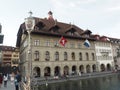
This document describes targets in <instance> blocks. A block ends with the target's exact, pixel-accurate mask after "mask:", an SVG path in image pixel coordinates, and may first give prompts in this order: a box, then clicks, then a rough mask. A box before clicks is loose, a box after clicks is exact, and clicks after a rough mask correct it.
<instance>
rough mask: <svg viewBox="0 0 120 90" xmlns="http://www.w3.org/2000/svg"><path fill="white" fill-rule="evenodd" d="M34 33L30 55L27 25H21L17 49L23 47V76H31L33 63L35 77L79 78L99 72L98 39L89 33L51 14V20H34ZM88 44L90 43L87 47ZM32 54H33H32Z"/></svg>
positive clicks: (21, 54)
mask: <svg viewBox="0 0 120 90" xmlns="http://www.w3.org/2000/svg"><path fill="white" fill-rule="evenodd" d="M34 19H35V26H34V30H33V31H32V32H31V38H30V39H31V42H30V43H31V53H29V52H28V44H29V42H28V33H27V30H26V27H25V23H22V24H21V25H20V28H19V30H18V34H17V42H16V46H17V47H18V48H20V68H21V72H22V75H23V76H25V75H27V74H28V73H29V69H30V68H29V63H28V62H29V61H30V60H32V68H31V70H32V75H35V76H37V77H44V76H59V75H76V74H78V73H79V72H81V73H90V72H96V71H97V63H96V56H95V45H94V41H95V39H94V38H92V37H91V33H92V32H91V31H90V30H83V29H81V28H79V27H77V26H76V25H72V24H67V23H63V22H58V21H57V20H55V19H54V18H53V15H52V12H51V11H50V12H49V16H48V18H44V19H42V18H38V17H34ZM85 42H87V43H88V45H87V46H85V45H84V44H85ZM29 54H30V55H29Z"/></svg>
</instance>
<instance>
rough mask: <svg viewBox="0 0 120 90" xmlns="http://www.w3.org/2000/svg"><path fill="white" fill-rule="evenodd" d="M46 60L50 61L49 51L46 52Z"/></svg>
mask: <svg viewBox="0 0 120 90" xmlns="http://www.w3.org/2000/svg"><path fill="white" fill-rule="evenodd" d="M45 60H46V61H49V60H50V53H49V52H48V51H46V53H45Z"/></svg>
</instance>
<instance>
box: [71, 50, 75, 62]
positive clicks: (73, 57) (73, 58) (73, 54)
mask: <svg viewBox="0 0 120 90" xmlns="http://www.w3.org/2000/svg"><path fill="white" fill-rule="evenodd" d="M71 57H72V60H75V53H74V52H72V54H71Z"/></svg>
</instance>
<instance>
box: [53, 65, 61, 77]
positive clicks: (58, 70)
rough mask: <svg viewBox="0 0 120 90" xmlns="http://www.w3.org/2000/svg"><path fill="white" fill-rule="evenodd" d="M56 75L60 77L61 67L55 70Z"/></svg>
mask: <svg viewBox="0 0 120 90" xmlns="http://www.w3.org/2000/svg"><path fill="white" fill-rule="evenodd" d="M54 75H55V76H60V67H59V66H56V67H55V68H54Z"/></svg>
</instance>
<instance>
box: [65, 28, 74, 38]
mask: <svg viewBox="0 0 120 90" xmlns="http://www.w3.org/2000/svg"><path fill="white" fill-rule="evenodd" d="M75 32H76V30H75V29H74V28H70V29H69V30H67V32H66V34H68V35H71V36H73V35H76V33H75Z"/></svg>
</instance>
